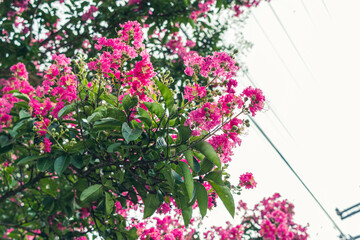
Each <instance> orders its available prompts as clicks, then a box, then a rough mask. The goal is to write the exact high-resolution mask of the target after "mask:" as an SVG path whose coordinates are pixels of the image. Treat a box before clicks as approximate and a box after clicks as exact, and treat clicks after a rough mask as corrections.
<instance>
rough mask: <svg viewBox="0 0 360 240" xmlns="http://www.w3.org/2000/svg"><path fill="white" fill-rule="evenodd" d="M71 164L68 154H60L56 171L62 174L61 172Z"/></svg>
mask: <svg viewBox="0 0 360 240" xmlns="http://www.w3.org/2000/svg"><path fill="white" fill-rule="evenodd" d="M69 164H70V158H69V157H67V156H60V157H58V158H57V159H56V160H55V163H54V169H55V172H56V173H57V174H58V175H59V176H61V174H62V173H63V172H64V171H65V170H66V169H67V168H68V166H69Z"/></svg>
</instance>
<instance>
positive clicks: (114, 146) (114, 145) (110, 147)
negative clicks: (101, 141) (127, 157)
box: [106, 143, 121, 153]
mask: <svg viewBox="0 0 360 240" xmlns="http://www.w3.org/2000/svg"><path fill="white" fill-rule="evenodd" d="M120 146H121V143H113V144H111V145H110V146H108V148H107V149H106V151H107V152H108V153H113V152H115V150H116V149H117V148H118V147H120Z"/></svg>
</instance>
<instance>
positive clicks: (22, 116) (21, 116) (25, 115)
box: [19, 110, 31, 119]
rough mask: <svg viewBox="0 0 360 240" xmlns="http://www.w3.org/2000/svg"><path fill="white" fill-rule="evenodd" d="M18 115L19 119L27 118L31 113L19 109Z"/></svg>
mask: <svg viewBox="0 0 360 240" xmlns="http://www.w3.org/2000/svg"><path fill="white" fill-rule="evenodd" d="M19 117H20V119H24V118H29V117H31V114H30V113H28V112H26V111H24V110H20V113H19Z"/></svg>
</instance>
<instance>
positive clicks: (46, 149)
mask: <svg viewBox="0 0 360 240" xmlns="http://www.w3.org/2000/svg"><path fill="white" fill-rule="evenodd" d="M44 152H46V153H50V152H51V142H50V140H49V139H48V138H44Z"/></svg>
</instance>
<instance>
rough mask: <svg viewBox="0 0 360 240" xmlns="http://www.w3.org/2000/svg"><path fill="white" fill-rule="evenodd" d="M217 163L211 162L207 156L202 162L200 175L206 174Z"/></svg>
mask: <svg viewBox="0 0 360 240" xmlns="http://www.w3.org/2000/svg"><path fill="white" fill-rule="evenodd" d="M214 166H215V164H213V163H212V162H210V161H209V160H208V159H207V158H204V159H203V160H201V162H200V172H199V175H204V174H205V173H208V172H210V171H211V170H212V169H213V168H214Z"/></svg>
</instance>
